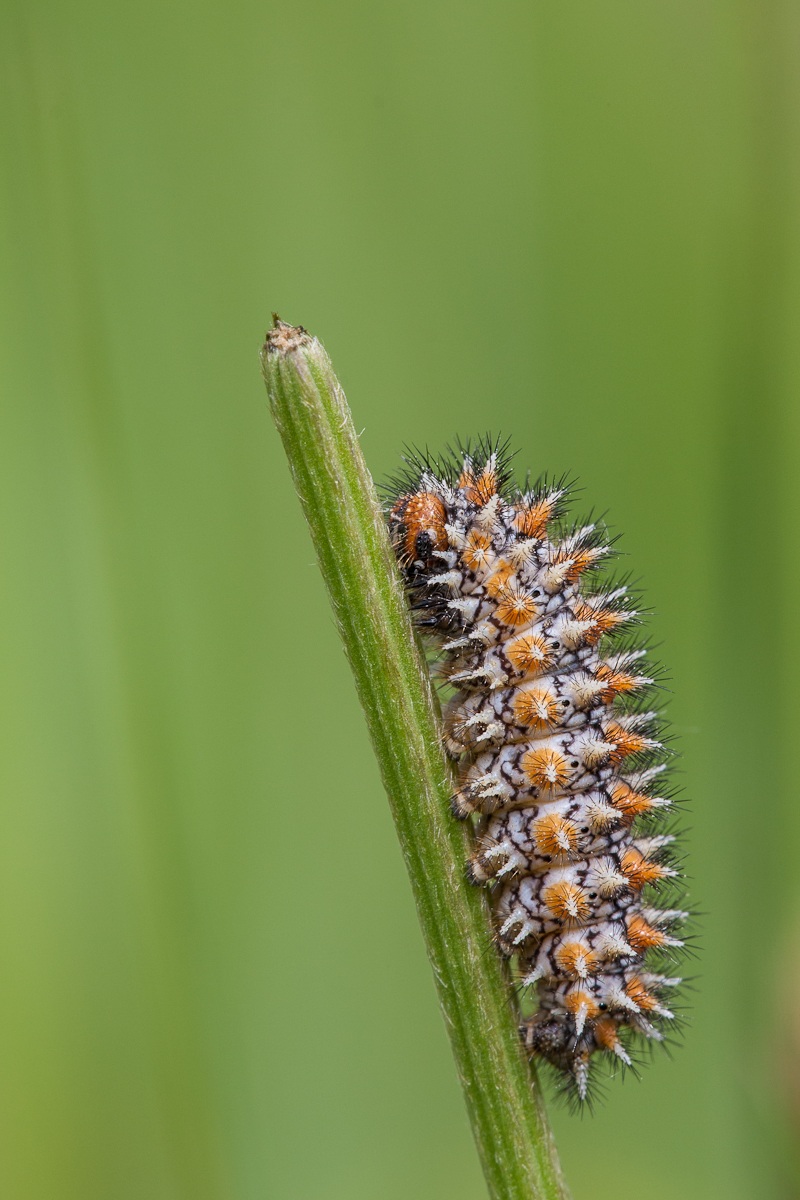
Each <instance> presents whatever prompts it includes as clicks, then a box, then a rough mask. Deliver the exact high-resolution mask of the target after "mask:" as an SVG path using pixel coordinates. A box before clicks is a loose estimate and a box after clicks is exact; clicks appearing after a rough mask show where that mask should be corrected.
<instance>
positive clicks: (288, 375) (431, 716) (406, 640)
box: [262, 318, 568, 1200]
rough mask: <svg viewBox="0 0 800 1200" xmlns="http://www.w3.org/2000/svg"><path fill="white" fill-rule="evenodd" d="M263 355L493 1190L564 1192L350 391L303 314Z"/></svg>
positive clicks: (527, 1194)
mask: <svg viewBox="0 0 800 1200" xmlns="http://www.w3.org/2000/svg"><path fill="white" fill-rule="evenodd" d="M262 365H263V371H264V379H265V381H266V385H267V392H268V394H269V401H270V406H271V408H272V414H273V416H274V418H275V423H276V425H277V427H278V430H279V432H280V435H281V437H282V439H283V444H284V447H285V450H286V455H287V458H288V460H289V466H290V468H291V472H292V475H293V478H294V483H295V487H296V488H297V493H298V495H299V497H300V502H301V504H302V506H303V510H304V512H305V515H306V520H307V521H308V524H309V527H310V529H311V536H312V538H313V540H314V545H315V547H316V550H317V555H318V557H319V562H320V566H321V568H322V574H323V577H324V579H325V583H326V585H327V588H328V592H329V594H330V598H331V603H332V605H333V610H334V613H335V616H336V623H337V625H338V628H339V633H340V634H341V637H342V641H343V642H344V646H345V651H346V653H347V657H348V659H349V661H350V666H351V667H352V670H353V675H354V677H355V682H356V688H357V690H358V695H359V699H360V701H361V704H362V706H363V708H364V712H365V714H366V718H367V724H368V726H369V732H370V736H371V738H372V744H373V746H374V748H375V754H376V756H377V759H378V763H379V766H380V770H381V775H382V777H383V783H384V786H385V788H386V793H387V795H388V797H389V803H390V805H391V809H392V814H393V816H394V820H395V824H396V826H397V832H398V836H399V838H400V845H401V847H402V850H403V856H404V858H405V862H406V866H407V868H408V873H409V875H410V877H411V884H412V887H413V891H414V897H415V900H416V904H417V912H418V914H419V920H420V924H421V926H422V932H423V935H424V937H425V944H426V946H427V950H428V956H429V958H430V961H431V965H432V967H433V973H434V978H435V980H436V987H437V989H438V993H439V1001H440V1004H441V1007H442V1012H443V1014H444V1019H445V1023H446V1025H447V1030H448V1033H449V1035H450V1041H451V1044H452V1047H453V1054H454V1056H455V1060H456V1065H457V1068H458V1073H459V1077H460V1079H461V1085H462V1087H463V1089H464V1096H465V1098H466V1104H467V1109H468V1112H469V1117H470V1121H471V1123H472V1129H473V1133H474V1135H475V1141H476V1143H477V1146H478V1153H479V1155H480V1158H481V1162H482V1165H483V1170H484V1174H485V1176H486V1181H487V1184H488V1187H489V1192H490V1195H491V1196H492V1197H495V1198H496V1200H564V1198H565V1197H568V1192H567V1189H566V1186H565V1184H564V1181H563V1179H562V1176H561V1171H560V1167H559V1163H558V1157H557V1154H556V1149H555V1145H554V1142H553V1138H552V1134H551V1133H550V1129H549V1126H548V1123H547V1118H546V1115H545V1112H544V1108H543V1105H542V1099H541V1094H540V1091H539V1088H538V1085H537V1082H536V1079H535V1076H534V1074H533V1072H532V1071H531V1069H530V1067H529V1065H528V1063H527V1061H526V1059H525V1056H524V1054H523V1053H522V1050H521V1046H520V1041H519V1036H518V1033H517V1018H516V1016H515V1013H514V1010H513V1006H512V1003H511V997H510V990H509V985H508V981H507V979H506V977H505V973H504V970H503V966H502V963H501V961H500V959H499V957H498V955H497V954H496V953H495V952H494V949H493V947H492V946H491V938H490V924H489V914H488V911H487V907H486V901H485V898H484V895H483V893H482V891H480V890H479V889H477V888H473V887H471V886H470V885H469V884H468V883H467V881H466V879H465V875H464V862H465V859H466V856H467V852H468V832H467V830H466V829H465V827H464V826H463V825H460V824H459V823H457V822H456V821H455V820H453V819H452V817H451V816H450V814H449V808H448V805H449V798H450V796H451V794H452V792H453V788H454V781H453V776H452V772H451V768H450V765H449V764H448V762H447V760H446V758H445V755H444V752H443V750H442V738H441V727H440V721H439V715H438V706H437V704H436V702H435V699H434V696H433V692H432V688H431V684H430V678H429V675H428V670H427V667H426V664H425V660H424V657H423V655H422V654H421V652H420V649H419V646H418V643H417V640H416V638H415V636H414V631H413V628H412V625H411V621H410V618H409V614H408V610H407V605H406V600H405V597H404V595H403V588H402V584H401V581H400V578H399V574H398V572H397V569H396V566H395V561H394V555H393V553H392V549H391V546H390V544H389V539H388V535H387V532H386V526H385V522H384V518H383V514H382V512H381V507H380V503H379V501H378V497H377V495H376V492H375V487H374V484H373V481H372V478H371V476H370V474H369V472H368V470H367V467H366V464H365V463H364V459H363V456H362V454H361V449H360V447H359V444H358V438H357V437H356V433H355V430H354V428H353V423H352V420H351V417H350V411H349V409H348V406H347V401H346V400H345V397H344V393H343V392H342V389H341V387H340V385H339V382H338V380H337V378H336V375H335V374H334V371H333V367H332V366H331V363H330V360H329V358H328V356H327V354H326V353H325V350H324V349H323V347H322V345H321V344H320V342H318V341H317V340H316V338H313V337H311V336H310V335H309V334H307V333H306V332H305V330H303V329H302V328H293V327H292V326H290V325H286V324H284V323H283V322H281V321H279V320H278V319H277V318H275V325H274V328H273V329H272V330H271V331H270V332H269V333H268V335H267V340H266V344H265V346H264V348H263V351H262Z"/></svg>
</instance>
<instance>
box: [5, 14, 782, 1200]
mask: <svg viewBox="0 0 800 1200" xmlns="http://www.w3.org/2000/svg"><path fill="white" fill-rule="evenodd" d="M0 64H1V65H2V104H1V105H0V130H1V131H2V157H3V170H2V183H0V200H1V202H2V235H1V236H2V246H1V249H0V257H1V258H2V263H3V271H2V281H1V282H0V305H2V312H1V313H0V329H2V335H0V377H1V378H2V401H1V410H0V497H1V499H0V508H1V510H2V511H1V512H0V543H1V544H2V558H3V570H2V587H1V588H0V660H1V661H0V680H2V689H1V694H2V700H1V701H0V705H1V708H2V711H0V797H2V802H1V808H0V811H1V812H2V821H1V824H0V960H1V961H2V972H1V973H0V1194H2V1196H3V1197H4V1200H61V1198H63V1200H73V1198H74V1200H134V1198H135V1200H178V1198H180V1200H184V1198H185V1200H189V1198H191V1200H223V1198H224V1200H262V1198H268V1200H273V1198H274V1200H359V1198H364V1200H367V1198H369V1200H373V1198H375V1197H380V1198H386V1200H401V1198H402V1200H406V1198H407V1197H414V1200H428V1198H430V1200H451V1198H453V1200H456V1198H457V1200H473V1198H474V1200H478V1198H479V1197H482V1196H483V1195H484V1188H483V1183H482V1178H481V1175H480V1170H479V1166H478V1162H477V1158H476V1155H475V1152H474V1150H473V1148H472V1144H471V1140H470V1135H469V1131H468V1128H467V1124H466V1118H465V1115H464V1111H463V1106H462V1101H461V1097H460V1094H459V1090H458V1086H457V1083H456V1080H455V1075H454V1071H453V1069H452V1063H451V1060H450V1054H449V1048H448V1045H447V1039H446V1036H445V1032H444V1028H443V1025H442V1022H441V1019H440V1016H439V1013H438V1009H437V1004H436V999H435V995H434V989H433V985H432V980H431V978H430V975H429V971H428V967H427V963H426V960H425V954H424V949H423V946H422V942H421V938H420V935H419V931H418V928H417V925H416V921H415V915H414V909H413V903H412V900H411V895H410V889H409V886H408V882H407V880H406V878H405V875H404V870H403V866H402V862H401V858H400V854H399V852H398V847H397V845H396V840H395V836H394V832H393V829H392V825H391V821H390V817H389V811H388V807H387V805H386V802H385V799H384V797H383V794H382V792H381V787H380V784H379V781H378V774H377V770H376V767H375V764H374V762H373V758H372V754H371V751H370V747H369V744H368V742H367V738H366V734H365V729H364V723H363V720H362V717H361V714H360V712H359V710H358V707H357V704H356V701H355V696H354V691H353V686H352V683H351V680H350V678H349V675H348V670H347V667H346V663H345V660H344V657H343V655H342V653H341V650H340V647H339V645H338V643H337V639H336V635H335V631H334V628H333V624H332V621H331V617H330V613H329V611H328V607H327V601H326V597H325V595H324V592H323V588H322V584H321V581H320V578H319V574H318V571H317V569H316V567H315V564H314V560H313V553H312V549H311V545H310V541H309V538H308V535H307V532H306V530H305V527H304V526H303V523H302V520H301V517H300V512H299V508H298V505H297V503H296V501H295V499H294V497H293V495H292V493H291V488H290V482H289V476H288V471H287V469H286V466H285V463H284V461H283V458H282V452H281V448H280V445H279V442H278V438H277V436H276V434H275V432H274V430H273V429H272V428H271V426H270V422H269V417H268V413H267V407H266V403H265V397H264V394H263V386H262V383H261V380H260V377H259V367H258V358H257V350H258V347H259V343H260V341H261V338H262V336H263V331H264V328H265V326H266V324H267V322H268V319H269V313H270V311H271V310H272V309H273V308H277V309H278V310H279V312H280V313H281V315H282V316H283V317H285V318H286V319H288V320H291V321H296V322H302V323H303V324H304V325H306V326H307V327H308V328H310V329H311V330H312V331H313V332H315V333H317V334H318V335H319V336H320V337H321V338H322V339H323V341H324V342H325V344H326V346H327V347H328V350H329V351H330V353H331V355H332V357H333V359H334V362H335V364H336V366H337V369H338V371H339V373H340V375H341V378H342V380H343V382H344V384H345V387H346V389H347V392H348V395H349V399H350V402H351V406H352V409H353V413H354V417H355V421H356V423H357V426H358V428H359V430H361V429H363V431H364V432H363V436H362V442H363V446H364V450H365V453H366V455H367V459H368V462H369V463H370V465H371V467H372V469H373V471H374V473H375V475H376V477H381V476H384V475H386V474H388V473H391V472H392V471H393V470H394V469H395V468H396V465H397V461H398V455H399V453H400V449H401V447H402V445H403V444H404V443H405V442H422V443H427V444H428V445H430V446H431V447H433V448H438V447H440V446H441V445H442V444H443V443H444V442H445V441H446V440H447V439H449V438H452V437H453V436H454V435H457V434H460V435H462V436H466V435H469V434H474V433H476V432H482V431H484V430H485V429H487V428H490V429H492V430H494V431H501V432H503V433H504V434H508V435H511V436H512V437H513V440H514V443H515V444H516V445H518V447H519V451H520V453H519V462H520V464H521V465H523V466H530V467H531V468H532V469H533V470H534V472H538V471H540V470H543V469H547V470H549V471H554V472H562V471H566V472H569V473H570V474H572V475H577V476H578V477H579V478H580V481H581V485H582V488H583V493H582V496H581V500H580V504H581V505H583V507H584V508H589V507H592V506H594V507H599V508H600V509H607V510H608V513H609V519H610V521H611V523H612V525H613V526H614V527H615V528H617V529H619V530H622V531H624V539H623V543H622V548H623V549H624V551H625V552H626V554H627V555H628V556H629V559H628V560H626V561H625V563H624V565H625V566H628V565H630V567H631V569H632V570H633V571H634V573H635V574H636V575H640V576H641V579H642V581H643V585H644V587H645V588H646V594H647V598H648V600H649V602H650V603H651V604H652V606H653V609H654V616H653V619H652V622H651V631H652V634H653V637H654V639H655V641H656V642H658V643H660V644H661V648H660V651H659V653H660V654H661V656H662V657H663V659H664V660H665V661H666V662H667V663H668V664H669V668H670V676H671V688H672V690H673V698H672V701H671V704H670V715H671V718H672V720H673V722H674V727H675V732H676V734H677V737H678V741H679V746H680V749H681V752H682V760H681V771H682V778H681V782H682V783H683V785H684V786H685V789H686V792H687V794H688V796H689V797H691V799H692V806H691V808H690V812H689V816H688V821H689V824H690V833H689V836H688V839H687V853H688V855H689V873H690V876H691V880H690V890H691V897H692V902H693V904H694V905H695V906H696V907H697V908H698V909H700V910H702V912H704V913H705V916H704V917H703V919H702V922H701V938H700V947H699V955H698V958H697V960H696V962H695V963H694V964H693V965H692V966H691V967H690V968H689V969H690V970H691V971H696V981H695V989H696V990H695V992H694V994H693V995H692V996H691V1023H690V1025H689V1028H688V1032H687V1036H686V1042H685V1046H684V1048H683V1049H682V1050H681V1051H680V1052H678V1053H676V1055H675V1057H674V1059H673V1060H672V1061H670V1060H669V1059H668V1058H667V1057H665V1056H662V1055H659V1056H658V1057H657V1059H656V1062H655V1064H654V1066H653V1067H652V1068H651V1069H648V1070H647V1071H646V1072H645V1073H644V1075H643V1078H642V1080H641V1082H640V1083H637V1082H636V1081H633V1080H631V1081H628V1082H627V1083H626V1084H625V1085H624V1086H616V1087H615V1088H614V1089H613V1090H612V1092H611V1094H610V1096H609V1099H608V1101H607V1103H606V1104H605V1106H604V1107H603V1108H602V1109H601V1111H599V1112H598V1113H597V1115H596V1116H594V1117H591V1118H589V1117H584V1118H583V1119H581V1118H579V1117H571V1116H570V1115H569V1114H568V1113H567V1112H565V1111H563V1110H556V1111H555V1113H554V1123H555V1126H556V1132H557V1135H558V1139H559V1143H560V1146H561V1151H562V1156H563V1160H564V1164H565V1169H566V1172H567V1175H568V1178H569V1180H570V1182H571V1185H572V1187H573V1191H574V1195H575V1200H590V1198H591V1200H604V1198H609V1200H611V1198H613V1200H627V1198H628V1197H630V1198H634V1197H639V1196H640V1195H643V1194H646V1195H647V1196H648V1198H649V1200H662V1198H667V1197H670V1198H673V1197H675V1196H680V1197H682V1198H684V1200H694V1198H695V1197H697V1198H700V1197H703V1198H704V1200H707V1198H712V1200H714V1198H717V1197H720V1198H721V1197H725V1198H726V1200H751V1198H752V1197H756V1196H757V1197H759V1198H760V1200H761V1198H763V1200H773V1198H775V1200H777V1198H781V1200H786V1198H788V1197H796V1196H797V1195H798V1194H799V1193H798V1184H797V1170H796V1167H797V1161H796V1153H797V1152H796V1141H797V1137H798V1134H799V1133H800V1107H798V1106H800V1098H798V1092H797V1083H796V1079H797V1077H798V1075H800V1027H799V1026H800V1017H799V1016H798V996H800V933H799V932H798V931H800V889H799V888H798V881H797V873H798V866H797V860H798V848H799V846H798V843H799V842H800V839H799V838H798V833H799V832H800V815H798V811H799V810H798V801H797V779H796V777H797V771H796V756H797V746H798V735H797V729H798V721H799V720H800V696H798V691H797V687H796V679H797V672H798V669H800V625H799V624H798V621H797V618H796V615H795V607H796V597H797V594H798V583H799V582H800V581H799V580H798V561H799V560H798V553H797V524H798V517H800V476H799V475H798V467H799V466H800V463H799V462H798V452H797V450H798V425H799V424H800V411H799V409H798V382H799V381H800V339H799V338H798V329H797V325H798V316H799V315H800V216H799V214H800V80H799V78H798V70H799V69H800V14H798V10H797V7H796V6H795V5H793V4H791V3H789V0H733V2H731V3H723V2H721V0H670V2H669V3H660V2H654V3H647V4H642V3H641V2H639V0H610V2H608V3H597V2H596V0H570V2H569V3H565V2H555V0H547V2H544V0H504V2H503V3H500V2H499V0H482V2H481V3H476V2H474V0H461V3H456V2H455V0H427V2H424V3H423V2H422V0H406V2H405V3H404V4H402V5H395V4H379V3H375V2H374V0H373V2H372V3H370V2H367V0H337V3H332V2H330V0H329V2H327V3H326V2H323V0H295V2H294V3H293V4H289V5H279V4H276V3H273V2H272V0H268V2H267V3H261V4H257V3H255V2H254V0H229V2H228V3H227V4H225V5H222V4H213V3H210V2H209V0H197V2H195V3H192V4H190V3H188V0H161V2H160V3H156V2H155V0H139V2H135V3H133V4H128V5H109V4H107V3H100V2H99V0H73V2H67V3H59V4H56V3H51V2H46V0H41V2H34V3H29V2H27V3H23V0H5V2H4V4H3V6H2V15H1V17H0ZM793 1089H794V1091H793ZM793 1104H794V1105H795V1107H794V1108H793V1107H792V1105H793Z"/></svg>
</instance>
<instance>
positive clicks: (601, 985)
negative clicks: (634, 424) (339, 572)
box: [389, 440, 687, 1101]
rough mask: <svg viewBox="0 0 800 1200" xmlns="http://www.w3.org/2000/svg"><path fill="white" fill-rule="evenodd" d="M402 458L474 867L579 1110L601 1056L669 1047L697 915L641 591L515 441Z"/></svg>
mask: <svg viewBox="0 0 800 1200" xmlns="http://www.w3.org/2000/svg"><path fill="white" fill-rule="evenodd" d="M406 461H407V471H406V474H405V475H404V476H403V477H402V478H401V479H399V480H397V481H395V483H394V485H393V488H392V498H393V499H392V505H391V510H390V513H389V528H390V533H391V537H392V542H393V545H394V548H395V552H396V554H397V558H398V561H399V564H400V567H401V570H402V573H403V576H404V580H405V583H406V587H407V590H408V596H409V601H410V604H411V608H412V610H413V613H414V616H415V620H416V622H417V624H418V625H419V626H420V627H421V628H422V629H423V631H424V632H425V634H426V635H427V636H428V637H429V638H430V639H431V640H432V641H433V642H434V644H435V646H436V648H437V650H438V652H439V671H440V673H441V676H442V677H443V679H444V680H445V682H446V684H447V685H449V688H450V690H451V697H450V699H449V700H448V702H447V704H446V707H445V714H444V725H445V744H446V748H447V751H448V753H449V754H450V756H451V757H452V758H453V759H455V760H456V762H457V763H458V772H459V788H458V790H457V792H456V794H455V796H454V797H453V812H454V814H455V816H456V817H458V818H460V819H462V820H466V819H469V820H471V821H472V822H473V823H474V826H475V845H474V852H473V853H472V856H471V858H470V860H469V863H468V865H467V874H468V877H469V879H470V880H471V881H472V882H473V883H475V884H478V885H484V886H488V887H489V888H490V889H491V903H492V910H493V914H494V929H495V938H496V942H497V946H498V948H499V950H500V952H501V953H502V954H504V955H506V956H508V957H510V958H513V959H514V960H515V964H516V969H517V971H518V973H519V979H520V984H521V995H522V996H523V1004H522V1008H521V1014H522V1015H521V1026H520V1027H521V1034H522V1038H523V1042H524V1045H525V1046H526V1048H527V1049H528V1051H529V1052H530V1053H531V1054H534V1055H536V1056H538V1057H539V1058H540V1059H542V1060H544V1061H546V1062H547V1063H549V1064H550V1065H552V1066H553V1067H554V1068H556V1070H557V1071H558V1072H559V1074H560V1077H561V1078H562V1080H564V1081H565V1082H566V1084H567V1086H568V1088H569V1089H571V1091H572V1094H573V1095H574V1096H575V1097H577V1099H579V1100H580V1101H583V1100H584V1099H586V1097H587V1094H588V1090H589V1085H590V1079H591V1078H592V1075H593V1073H594V1071H595V1067H594V1064H595V1062H597V1061H600V1060H605V1061H607V1062H610V1063H612V1064H613V1063H621V1064H623V1066H631V1064H632V1055H633V1054H634V1053H635V1049H636V1045H637V1043H638V1044H639V1045H643V1044H644V1043H646V1042H653V1041H661V1040H663V1038H664V1036H665V1034H666V1033H667V1032H668V1031H669V1030H670V1028H671V1027H673V1026H674V1022H675V1018H674V1014H673V1012H672V1011H671V1010H670V1008H669V1007H668V1003H667V999H666V996H667V994H668V993H669V992H670V990H671V989H673V988H674V987H675V986H676V985H677V984H678V983H680V982H681V981H680V980H679V979H677V978H675V977H674V976H673V975H672V973H671V972H670V971H669V970H668V967H669V965H670V961H669V960H670V959H671V958H674V954H675V952H676V950H678V949H679V948H680V947H681V946H682V945H683V943H682V942H681V941H680V940H679V939H678V938H677V937H675V936H674V931H675V928H676V926H678V925H680V924H681V923H682V922H683V921H684V920H685V918H686V916H687V913H685V912H683V911H681V910H680V909H678V908H675V907H667V906H665V905H664V903H663V899H664V895H665V891H668V890H669V888H670V884H669V882H668V881H670V880H672V879H674V878H675V877H676V876H677V874H678V872H677V870H676V868H675V866H674V865H673V863H672V862H671V860H670V857H669V846H670V843H671V842H672V841H673V837H672V835H670V834H667V833H664V832H658V825H657V818H659V817H663V814H664V813H665V812H666V810H667V809H668V808H669V805H670V799H669V797H668V796H667V795H665V794H664V793H663V790H661V789H660V788H659V784H660V783H661V782H662V779H663V777H662V772H663V770H664V765H665V764H664V760H665V757H666V752H665V750H664V747H663V745H662V742H661V741H660V740H659V738H658V714H657V713H654V712H652V711H649V710H647V708H646V706H645V705H644V703H643V697H644V695H645V694H646V693H647V691H648V689H650V688H651V687H652V686H653V684H654V678H653V674H652V672H651V671H650V670H649V669H648V667H647V664H646V663H645V661H644V658H645V651H644V650H642V649H640V648H637V647H636V646H635V645H632V644H631V643H630V641H629V640H628V639H624V638H623V639H622V640H620V635H621V634H623V632H624V631H625V630H626V629H629V628H630V627H631V626H632V625H634V624H635V622H636V620H637V614H636V612H635V611H634V609H633V607H632V604H631V599H630V596H629V594H628V590H627V588H626V587H625V586H613V585H611V584H608V583H606V584H605V585H604V584H602V583H598V582H597V580H596V577H597V571H598V568H599V567H600V565H601V564H603V563H605V562H606V560H607V558H608V556H609V554H610V551H611V547H610V542H609V539H608V536H607V533H606V530H605V528H604V527H603V526H601V525H596V524H588V525H584V526H582V527H572V528H569V529H567V530H565V529H564V528H562V517H563V510H564V505H565V500H566V496H567V490H568V489H567V487H566V486H565V484H564V483H555V484H548V483H547V482H546V481H545V482H541V483H540V484H538V485H537V486H535V487H533V488H532V489H527V490H520V489H519V488H515V487H513V486H512V485H511V482H510V470H509V455H508V452H507V447H506V446H500V445H498V444H497V443H496V442H491V441H488V440H487V441H484V442H482V443H480V444H479V445H478V446H477V447H476V448H475V449H474V450H470V449H469V447H467V448H466V449H463V450H462V449H460V450H459V451H458V452H454V453H452V454H450V455H449V456H448V457H446V458H445V459H443V460H440V461H435V460H432V459H430V458H428V457H426V456H419V455H412V456H410V457H409V458H408V459H407V460H406ZM659 791H661V794H659ZM654 825H655V830H654ZM659 901H661V902H659ZM534 1004H535V1008H533V1005H534ZM532 1008H533V1011H531V1009H532Z"/></svg>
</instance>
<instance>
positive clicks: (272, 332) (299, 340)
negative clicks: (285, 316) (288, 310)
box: [263, 313, 312, 355]
mask: <svg viewBox="0 0 800 1200" xmlns="http://www.w3.org/2000/svg"><path fill="white" fill-rule="evenodd" d="M311 341H312V338H311V335H310V334H308V333H306V331H305V329H303V326H302V325H287V323H286V321H282V320H281V319H280V317H279V316H278V314H277V313H273V314H272V329H269V330H268V331H267V336H266V340H265V342H264V350H263V353H264V354H265V355H266V354H291V353H292V352H293V351H294V350H299V349H301V347H303V346H307V345H309V343H310V342H311Z"/></svg>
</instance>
